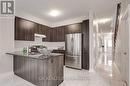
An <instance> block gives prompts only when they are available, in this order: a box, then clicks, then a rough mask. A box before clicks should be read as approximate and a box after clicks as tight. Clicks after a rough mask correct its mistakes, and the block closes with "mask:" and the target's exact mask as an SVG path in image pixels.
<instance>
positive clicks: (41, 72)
mask: <svg viewBox="0 0 130 86" xmlns="http://www.w3.org/2000/svg"><path fill="white" fill-rule="evenodd" d="M37 86H48V59H46V60H39V61H38V85H37Z"/></svg>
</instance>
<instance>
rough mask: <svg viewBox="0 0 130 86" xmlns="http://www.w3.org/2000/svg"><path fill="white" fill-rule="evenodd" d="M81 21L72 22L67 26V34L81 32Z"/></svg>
mask: <svg viewBox="0 0 130 86" xmlns="http://www.w3.org/2000/svg"><path fill="white" fill-rule="evenodd" d="M81 27H82V24H81V23H77V24H71V25H67V26H66V34H71V33H81Z"/></svg>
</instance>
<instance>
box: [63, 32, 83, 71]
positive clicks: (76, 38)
mask: <svg viewBox="0 0 130 86" xmlns="http://www.w3.org/2000/svg"><path fill="white" fill-rule="evenodd" d="M81 43H82V34H81V33H76V34H67V35H66V58H65V65H66V66H68V67H72V68H77V69H82V62H81V61H82V60H81V59H82V57H81V56H82V50H81V49H82V47H81V45H82V44H81Z"/></svg>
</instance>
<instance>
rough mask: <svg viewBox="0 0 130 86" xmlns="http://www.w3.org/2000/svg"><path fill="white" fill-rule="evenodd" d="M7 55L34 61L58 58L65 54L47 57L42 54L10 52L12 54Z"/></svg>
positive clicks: (54, 54)
mask: <svg viewBox="0 0 130 86" xmlns="http://www.w3.org/2000/svg"><path fill="white" fill-rule="evenodd" d="M6 54H9V55H14V56H23V57H29V58H33V59H45V58H51V57H56V56H63V54H60V53H51V54H50V55H48V56H45V55H43V54H40V53H35V54H33V55H32V54H29V53H23V52H22V51H15V52H10V53H6Z"/></svg>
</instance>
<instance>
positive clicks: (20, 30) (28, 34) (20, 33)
mask: <svg viewBox="0 0 130 86" xmlns="http://www.w3.org/2000/svg"><path fill="white" fill-rule="evenodd" d="M37 28H38V25H37V23H34V22H32V21H28V20H26V19H22V18H19V17H15V40H25V41H34V32H35V29H37Z"/></svg>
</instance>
